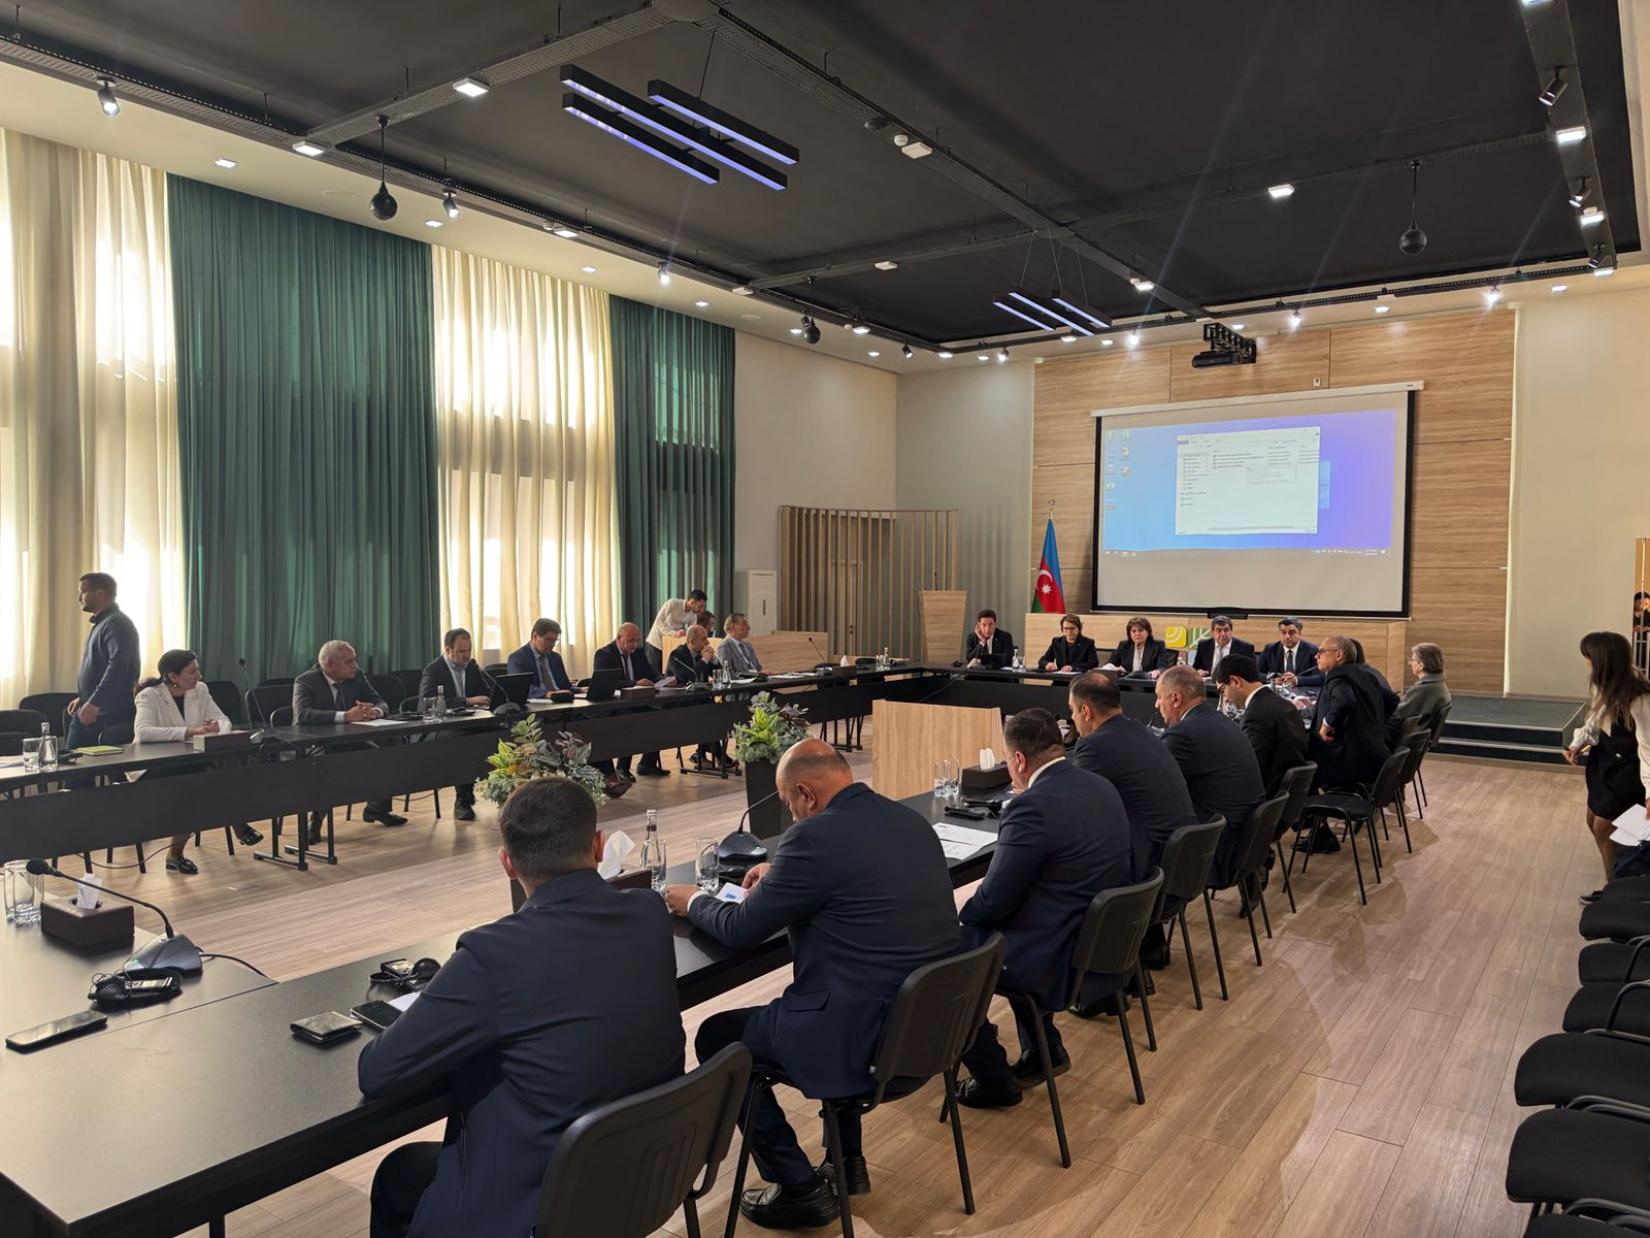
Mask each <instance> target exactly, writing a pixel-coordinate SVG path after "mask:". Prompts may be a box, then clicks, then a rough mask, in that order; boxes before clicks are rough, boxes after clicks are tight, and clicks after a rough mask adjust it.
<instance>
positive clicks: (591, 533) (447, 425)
mask: <svg viewBox="0 0 1650 1238" xmlns="http://www.w3.org/2000/svg"><path fill="white" fill-rule="evenodd" d="M431 253H432V255H433V262H434V265H435V279H434V286H435V390H436V419H437V440H438V443H439V452H440V478H441V536H442V545H443V547H444V549H445V553H443V555H442V556H441V559H442V617H443V625H444V626H446V627H466V628H469V629H470V631H471V633H472V634H473V636H474V640H475V645H476V650H477V653H478V654H480V655H482V656H484V657H485V659H486V660H488V661H493V660H502V658H503V655H505V654H508V653H509V652H510V651H511V650H513V649H515V648H516V647H517V646H518V645H521V644H523V643H524V642H525V641H526V639H527V633H528V630H529V628H530V627H531V625H532V623H533V620H534V619H536V618H538V617H539V616H540V615H547V616H549V617H550V618H552V619H555V620H556V621H558V622H559V623H560V624H561V628H562V644H561V650H562V655H563V657H564V658H565V659H566V661H567V667H568V670H569V671H570V672H571V673H572V674H574V675H584V674H588V673H589V670H590V658H591V654H592V653H593V652H594V651H595V650H596V649H597V648H598V647H599V646H601V645H604V644H606V643H607V642H608V641H609V640H611V639H612V638H613V632H614V629H615V627H616V626H617V625H616V618H617V615H618V604H617V596H618V572H617V562H616V551H615V548H616V546H617V544H618V531H617V520H616V515H615V507H616V505H615V495H614V484H613V471H614V457H613V381H612V369H611V356H612V349H611V340H610V337H609V333H608V300H607V294H606V293H603V292H599V291H597V290H595V289H592V288H584V287H581V286H579V285H577V284H570V283H566V282H564V281H562V280H558V279H552V278H550V277H549V276H547V275H541V274H539V273H538V272H536V271H529V270H525V269H523V268H521V267H514V266H509V265H506V264H504V263H501V262H494V261H491V260H489V259H486V258H478V257H476V256H474V255H472V254H462V253H458V252H456V251H454V250H450V249H443V248H440V247H432V249H431Z"/></svg>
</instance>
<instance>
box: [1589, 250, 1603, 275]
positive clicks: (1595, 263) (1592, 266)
mask: <svg viewBox="0 0 1650 1238" xmlns="http://www.w3.org/2000/svg"><path fill="white" fill-rule="evenodd" d="M1603 265H1604V246H1602V245H1596V246H1594V247H1593V252H1592V253H1590V254H1588V255H1587V268H1588V270H1591V271H1596V270H1598V269H1599V268H1600V267H1601V266H1603Z"/></svg>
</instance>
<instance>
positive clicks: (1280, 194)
mask: <svg viewBox="0 0 1650 1238" xmlns="http://www.w3.org/2000/svg"><path fill="white" fill-rule="evenodd" d="M1266 192H1267V193H1269V194H1271V195H1272V200H1273V201H1274V202H1278V201H1281V200H1282V199H1284V198H1288V197H1292V196H1294V193H1295V187H1294V186H1293V185H1291V184H1290V183H1289V182H1288V181H1285V182H1284V183H1283V184H1281V185H1269V186H1267V189H1266Z"/></svg>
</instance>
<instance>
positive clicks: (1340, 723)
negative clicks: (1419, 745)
mask: <svg viewBox="0 0 1650 1238" xmlns="http://www.w3.org/2000/svg"><path fill="white" fill-rule="evenodd" d="M1318 669H1319V670H1320V671H1322V672H1323V687H1322V688H1321V689H1320V690H1319V692H1318V702H1317V705H1316V707H1315V708H1314V709H1313V710H1312V724H1311V742H1310V745H1309V747H1308V752H1309V753H1310V754H1311V758H1312V760H1314V761H1316V762H1317V763H1318V777H1317V781H1316V783H1315V786H1316V787H1318V788H1322V789H1326V790H1327V789H1333V788H1340V787H1344V788H1347V789H1352V788H1355V787H1368V786H1370V785H1371V784H1372V783H1374V781H1375V779H1376V777H1377V776H1379V774H1380V772H1381V766H1382V765H1383V764H1385V762H1386V759H1387V757H1388V756H1389V755H1390V751H1389V749H1388V748H1387V739H1386V720H1387V717H1388V715H1390V714H1391V713H1392V711H1393V710H1394V709H1395V708H1397V704H1398V698H1397V696H1396V695H1395V694H1394V693H1393V691H1392V689H1391V688H1390V687H1388V686H1387V683H1386V680H1385V679H1384V678H1383V677H1382V676H1381V674H1380V673H1379V672H1378V671H1377V670H1376V669H1375V668H1374V667H1372V666H1370V665H1369V664H1368V663H1367V662H1364V661H1362V651H1361V650H1360V648H1359V647H1358V645H1357V642H1355V641H1353V640H1351V639H1350V638H1348V637H1345V636H1326V637H1325V638H1324V642H1323V647H1322V648H1320V649H1319V650H1318Z"/></svg>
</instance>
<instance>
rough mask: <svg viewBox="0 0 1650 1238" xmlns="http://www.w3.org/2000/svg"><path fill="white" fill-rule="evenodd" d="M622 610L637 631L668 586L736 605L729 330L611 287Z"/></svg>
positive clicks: (724, 606) (670, 592) (720, 611)
mask: <svg viewBox="0 0 1650 1238" xmlns="http://www.w3.org/2000/svg"><path fill="white" fill-rule="evenodd" d="M610 317H611V320H612V330H613V416H614V438H615V445H616V447H617V451H618V457H619V464H618V490H619V496H618V497H619V551H620V573H621V577H622V588H621V590H620V598H621V601H622V603H623V605H624V617H625V618H627V619H630V620H633V621H634V622H636V623H639V624H641V625H642V629H643V631H644V632H645V631H646V630H647V627H648V624H649V623H651V622H652V620H653V615H654V612H656V611H657V610H658V608H659V604H660V603H661V602H662V601H664V599H665V598H667V597H681V596H682V595H683V594H684V593H686V592H687V591H688V590H689V589H692V588H694V587H696V586H700V587H703V588H704V590H705V591H706V592H707V593H708V594H710V605H711V609H712V610H713V611H714V612H715V613H716V614H717V615H719V616H720V615H725V614H727V612H728V610H729V609H730V608H731V607H732V605H733V469H734V455H733V331H732V330H730V329H729V328H727V327H723V326H718V325H717V324H716V323H712V322H704V321H702V320H700V319H698V318H689V317H688V316H687V315H685V314H676V313H672V312H671V311H669V310H662V309H658V308H656V307H654V306H651V305H641V304H639V303H637V302H635V301H627V300H625V299H624V298H622V297H614V298H612V301H611V304H610Z"/></svg>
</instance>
